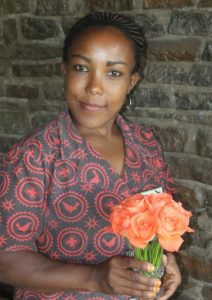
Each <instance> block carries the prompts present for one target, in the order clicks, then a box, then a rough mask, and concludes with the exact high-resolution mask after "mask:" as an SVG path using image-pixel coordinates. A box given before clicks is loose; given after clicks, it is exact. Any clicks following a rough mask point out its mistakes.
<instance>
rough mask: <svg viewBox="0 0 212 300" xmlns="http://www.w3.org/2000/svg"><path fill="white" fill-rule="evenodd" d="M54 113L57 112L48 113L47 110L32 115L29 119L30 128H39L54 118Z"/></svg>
mask: <svg viewBox="0 0 212 300" xmlns="http://www.w3.org/2000/svg"><path fill="white" fill-rule="evenodd" d="M56 115H57V113H49V112H39V113H37V114H36V115H33V116H32V119H31V123H32V128H34V129H37V128H40V127H41V126H43V125H44V124H45V123H47V122H48V121H50V120H52V119H53V118H55V116H56Z"/></svg>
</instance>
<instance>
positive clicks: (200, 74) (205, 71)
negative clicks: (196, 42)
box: [189, 65, 212, 86]
mask: <svg viewBox="0 0 212 300" xmlns="http://www.w3.org/2000/svg"><path fill="white" fill-rule="evenodd" d="M189 84H191V85H196V86H212V66H205V65H194V66H193V67H192V69H191V71H190V73H189Z"/></svg>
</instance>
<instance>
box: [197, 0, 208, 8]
mask: <svg viewBox="0 0 212 300" xmlns="http://www.w3.org/2000/svg"><path fill="white" fill-rule="evenodd" d="M198 6H199V7H211V0H199V3H198Z"/></svg>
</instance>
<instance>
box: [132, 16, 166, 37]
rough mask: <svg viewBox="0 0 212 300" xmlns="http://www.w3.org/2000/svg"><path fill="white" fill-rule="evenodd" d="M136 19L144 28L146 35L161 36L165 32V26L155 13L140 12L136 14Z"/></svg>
mask: <svg viewBox="0 0 212 300" xmlns="http://www.w3.org/2000/svg"><path fill="white" fill-rule="evenodd" d="M134 21H135V22H136V23H137V24H138V25H139V26H140V27H142V28H143V32H144V34H145V36H146V37H148V38H150V37H159V36H162V35H164V34H165V31H164V28H163V26H162V25H161V24H160V23H159V22H158V20H157V18H156V17H155V16H154V15H151V16H149V15H144V14H138V15H135V16H134Z"/></svg>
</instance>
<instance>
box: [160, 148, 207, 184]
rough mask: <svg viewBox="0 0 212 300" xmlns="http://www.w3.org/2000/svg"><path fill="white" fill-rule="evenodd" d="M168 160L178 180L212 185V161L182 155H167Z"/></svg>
mask: <svg viewBox="0 0 212 300" xmlns="http://www.w3.org/2000/svg"><path fill="white" fill-rule="evenodd" d="M166 159H167V162H168V164H169V165H170V168H171V170H172V172H173V174H174V175H175V177H176V178H179V179H185V180H187V179H190V180H194V181H197V182H201V183H204V184H208V185H210V184H211V180H212V173H211V168H212V160H211V159H209V158H199V157H198V156H192V155H188V154H186V155H185V154H184V155H183V154H181V153H176V154H169V155H168V154H166Z"/></svg>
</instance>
